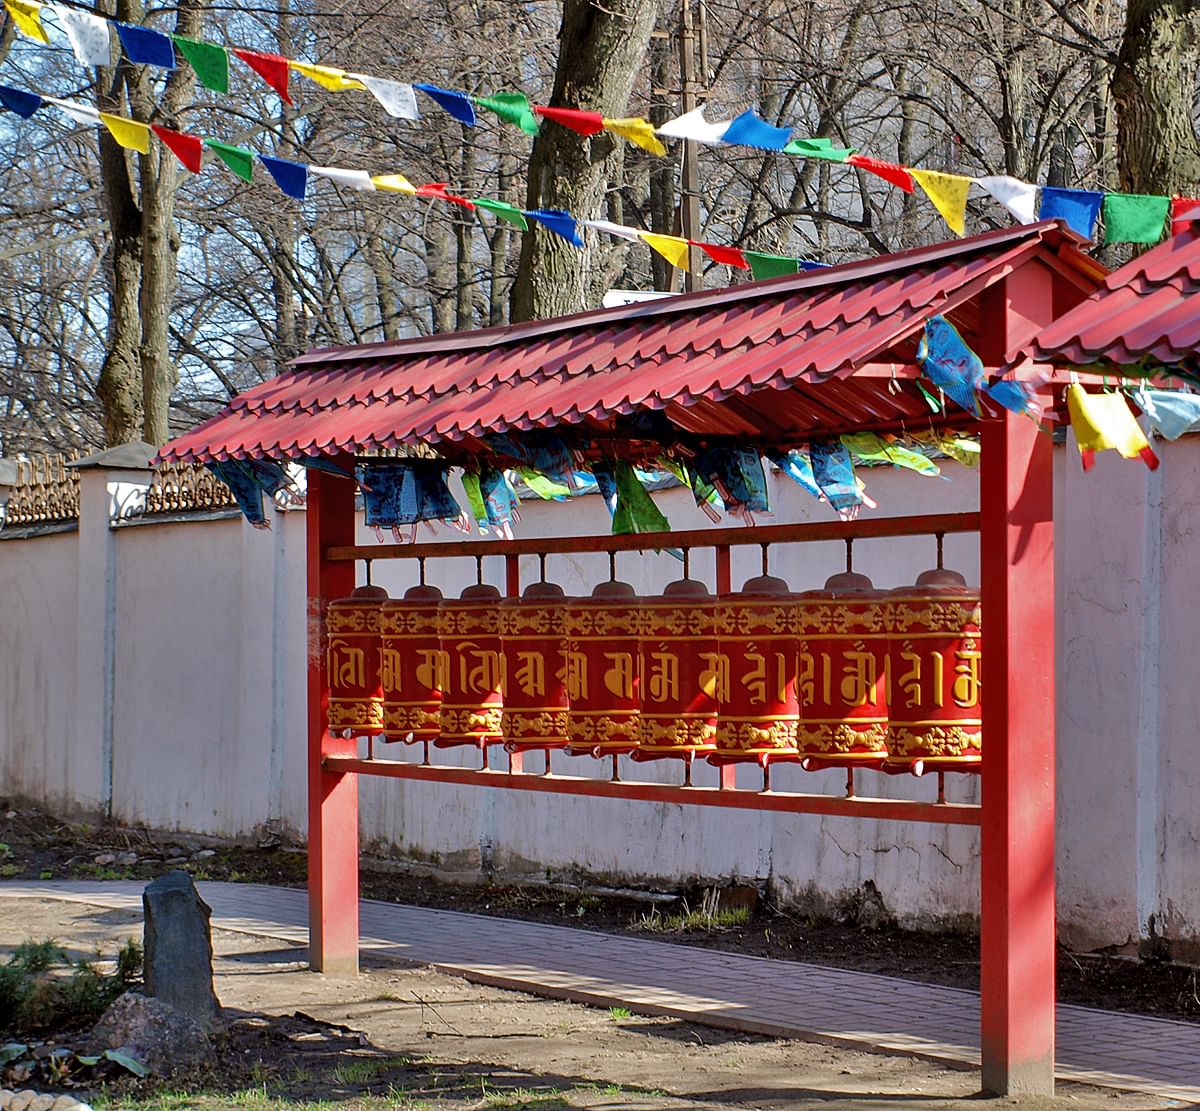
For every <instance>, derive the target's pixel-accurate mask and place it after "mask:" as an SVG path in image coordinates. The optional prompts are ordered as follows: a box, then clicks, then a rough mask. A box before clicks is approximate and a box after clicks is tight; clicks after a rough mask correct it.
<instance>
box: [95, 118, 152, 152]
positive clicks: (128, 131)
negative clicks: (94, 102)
mask: <svg viewBox="0 0 1200 1111" xmlns="http://www.w3.org/2000/svg"><path fill="white" fill-rule="evenodd" d="M100 122H101V123H103V124H104V126H105V127H106V128H108V133H109V134H110V135H111V136H112V137H113V138H114V139H116V141H117V143H118V145H120V146H122V147H124V148H125V149H126V150H136V151H137V152H138V153H139V154H149V153H150V125H149V124H144V123H138V121H137V120H127V119H124V118H123V117H121V116H114V115H112V114H111V113H109V112H101V113H100Z"/></svg>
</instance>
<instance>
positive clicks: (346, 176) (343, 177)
mask: <svg viewBox="0 0 1200 1111" xmlns="http://www.w3.org/2000/svg"><path fill="white" fill-rule="evenodd" d="M309 169H310V170H311V171H312V172H313V173H314V174H320V176H321V177H327V178H329V180H330V181H336V182H337V183H338V185H344V186H346V187H347V188H348V189H362V190H364V191H369V192H372V193H373V192H375V182H373V181H372V180H371V175H370V174H369V173H367V171H366V170H343V169H340V168H339V167H337V166H309Z"/></svg>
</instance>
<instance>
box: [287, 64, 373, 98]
mask: <svg viewBox="0 0 1200 1111" xmlns="http://www.w3.org/2000/svg"><path fill="white" fill-rule="evenodd" d="M288 69H294V70H295V71H296V72H297V73H302V74H303V75H304V76H305V77H307V78H308V79H309V80H310V81H315V82H316V83H317V84H318V85H320V86H321V88H323V89H328V90H329V91H330V92H331V93H344V92H346V90H347V89H362V90H363V91H364V92H365V91H366V88H367V87H366V85H364V84H363V83H362V82H361V81H359V80H357V79H355V78H353V77H351V76H350V75H349V74H348V73H347V72H346V71H345V70H344V69H335V68H334V67H333V66H314V65H309V63H308V62H293V61H292V60H291V59H289V60H288Z"/></svg>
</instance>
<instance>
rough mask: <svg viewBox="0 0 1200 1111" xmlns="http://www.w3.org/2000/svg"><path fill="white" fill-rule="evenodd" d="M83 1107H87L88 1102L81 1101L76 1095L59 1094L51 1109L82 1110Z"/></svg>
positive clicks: (60, 1110)
mask: <svg viewBox="0 0 1200 1111" xmlns="http://www.w3.org/2000/svg"><path fill="white" fill-rule="evenodd" d="M83 1107H87V1104H86V1103H80V1102H79V1100H77V1099H76V1098H75V1097H74V1096H59V1097H58V1099H56V1100H55V1101H54V1102H53V1103H52V1104H51V1105H50V1111H80V1108H83Z"/></svg>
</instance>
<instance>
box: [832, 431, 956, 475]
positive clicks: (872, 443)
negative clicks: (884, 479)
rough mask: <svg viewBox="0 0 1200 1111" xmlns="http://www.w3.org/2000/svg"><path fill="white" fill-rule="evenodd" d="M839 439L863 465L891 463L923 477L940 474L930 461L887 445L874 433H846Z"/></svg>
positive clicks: (898, 445)
mask: <svg viewBox="0 0 1200 1111" xmlns="http://www.w3.org/2000/svg"><path fill="white" fill-rule="evenodd" d="M841 439H842V444H843V445H844V446H845V447H848V448H849V449H850V452H851V454H853V455H854V456H856V457H857V458H858V459H861V460H862V461H863V462H864V463H891V464H892V466H894V467H904V468H906V469H908V470H910V471H916V472H917V473H918V474H924V475H939V474H941V473H942V472H941V471H940V470H939V469H938V465H937V464H936V463H935V462H933V460H932V459H929V458H927V457H926V456H924V455H922V454H921V453H920V452H917V451H912V450H910V449H909V448H906V447H901V446H900V444H896V443H889V442H888V441H887V440H885V439H884V438H883V437H882V436H879V435H877V434H876V433H874V432H848V433H846V434H844V435H843V436H842V438H841Z"/></svg>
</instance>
